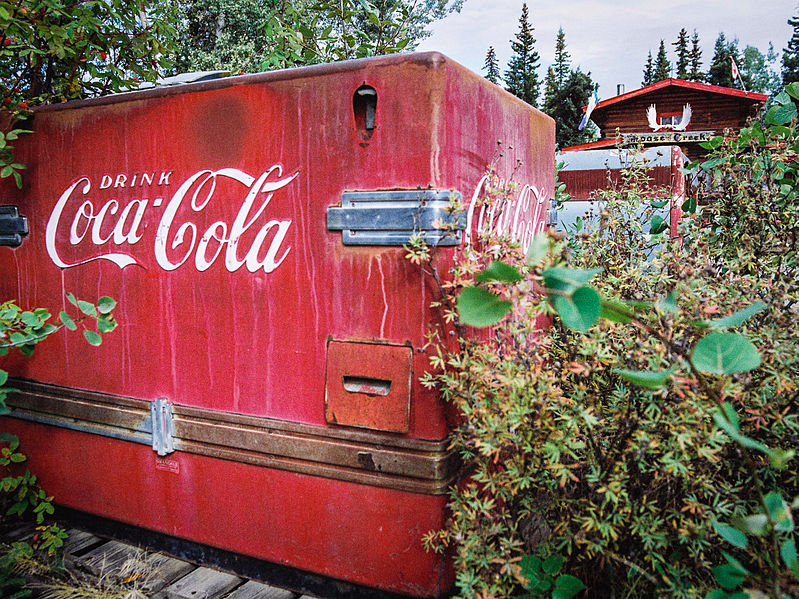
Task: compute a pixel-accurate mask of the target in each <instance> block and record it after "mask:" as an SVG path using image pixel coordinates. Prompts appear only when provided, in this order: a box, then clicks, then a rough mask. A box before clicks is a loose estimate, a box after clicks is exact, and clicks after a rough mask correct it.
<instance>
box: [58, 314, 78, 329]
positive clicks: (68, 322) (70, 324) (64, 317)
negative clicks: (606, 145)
mask: <svg viewBox="0 0 799 599" xmlns="http://www.w3.org/2000/svg"><path fill="white" fill-rule="evenodd" d="M58 318H60V319H61V322H63V323H64V326H65V327H67V328H68V329H69V330H70V331H75V330H77V328H78V325H76V324H75V321H74V320H72V317H71V316H70V315H69V314H67V313H66V312H64V311H63V310H61V312H59V313H58Z"/></svg>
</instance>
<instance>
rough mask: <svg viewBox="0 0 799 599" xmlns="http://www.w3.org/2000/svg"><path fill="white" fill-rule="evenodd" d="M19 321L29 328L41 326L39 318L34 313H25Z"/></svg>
mask: <svg viewBox="0 0 799 599" xmlns="http://www.w3.org/2000/svg"><path fill="white" fill-rule="evenodd" d="M19 319H20V320H21V321H22V322H23V324H25V325H27V326H29V327H37V326H39V324H40V320H39V317H38V316H36V315H35V314H34V313H33V312H23V313H22V314H21V315H20V317H19Z"/></svg>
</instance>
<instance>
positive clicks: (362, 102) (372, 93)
mask: <svg viewBox="0 0 799 599" xmlns="http://www.w3.org/2000/svg"><path fill="white" fill-rule="evenodd" d="M352 111H353V113H354V115H355V129H356V131H357V133H358V137H360V138H361V139H362V140H364V141H367V140H369V139H370V138H371V137H372V134H373V133H374V130H375V128H376V127H377V90H375V88H373V87H372V86H371V85H366V84H364V85H362V86H361V87H359V88H358V89H357V90H355V94H354V95H353V96H352Z"/></svg>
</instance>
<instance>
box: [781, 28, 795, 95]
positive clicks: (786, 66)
mask: <svg viewBox="0 0 799 599" xmlns="http://www.w3.org/2000/svg"><path fill="white" fill-rule="evenodd" d="M788 25H790V26H791V27H793V33H792V34H791V39H789V40H788V47H787V48H783V50H782V83H783V85H788V84H789V83H793V82H794V81H799V13H797V14H796V15H795V16H794V17H792V18H790V19H788Z"/></svg>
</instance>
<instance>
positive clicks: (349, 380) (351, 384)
mask: <svg viewBox="0 0 799 599" xmlns="http://www.w3.org/2000/svg"><path fill="white" fill-rule="evenodd" d="M342 382H343V384H344V389H346V390H347V391H349V392H350V393H366V394H367V395H383V396H385V395H388V393H389V391H391V381H386V380H384V379H372V378H367V377H362V376H345V377H343V380H342Z"/></svg>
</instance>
